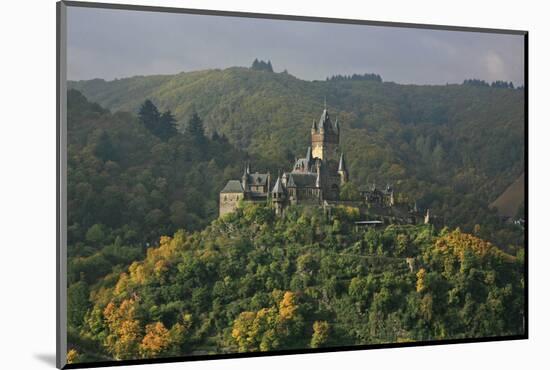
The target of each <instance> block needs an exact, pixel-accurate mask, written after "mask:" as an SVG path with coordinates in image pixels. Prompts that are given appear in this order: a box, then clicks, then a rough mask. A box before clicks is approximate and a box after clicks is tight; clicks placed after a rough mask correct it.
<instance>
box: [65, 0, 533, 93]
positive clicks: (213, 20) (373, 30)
mask: <svg viewBox="0 0 550 370" xmlns="http://www.w3.org/2000/svg"><path fill="white" fill-rule="evenodd" d="M67 14H68V17H67V19H68V78H69V79H71V80H81V79H91V78H104V79H107V80H110V79H113V78H121V77H129V76H134V75H149V74H171V73H178V72H182V71H183V72H186V71H194V70H202V69H209V68H226V67H231V66H250V64H251V63H252V61H253V60H254V58H259V59H264V60H267V59H269V60H271V62H272V64H273V67H274V69H275V71H276V72H279V71H282V70H284V69H286V70H288V72H289V73H291V74H293V75H295V76H297V77H299V78H301V79H307V80H313V79H325V78H326V77H327V76H331V75H334V74H351V73H378V74H380V75H381V76H382V78H383V79H384V80H385V81H395V82H399V83H414V84H445V83H447V82H449V83H455V82H462V81H463V80H464V79H465V78H479V79H484V80H487V81H494V80H506V81H512V82H514V84H515V85H522V84H523V36H518V35H500V34H488V33H474V32H456V31H436V30H420V29H411V28H395V27H379V26H364V25H347V24H328V23H313V22H301V21H300V22H298V21H282V20H266V19H251V18H237V17H220V16H205V15H189V14H169V13H154V12H138V11H127V10H107V9H90V8H75V7H69V8H68V13H67Z"/></svg>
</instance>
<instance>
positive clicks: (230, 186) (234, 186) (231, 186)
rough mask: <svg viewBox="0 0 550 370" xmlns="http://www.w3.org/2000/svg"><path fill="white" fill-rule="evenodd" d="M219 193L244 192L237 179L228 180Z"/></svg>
mask: <svg viewBox="0 0 550 370" xmlns="http://www.w3.org/2000/svg"><path fill="white" fill-rule="evenodd" d="M220 193H244V189H243V187H242V185H241V182H240V181H239V180H229V181H228V182H227V184H225V187H224V188H223V189H222V191H220Z"/></svg>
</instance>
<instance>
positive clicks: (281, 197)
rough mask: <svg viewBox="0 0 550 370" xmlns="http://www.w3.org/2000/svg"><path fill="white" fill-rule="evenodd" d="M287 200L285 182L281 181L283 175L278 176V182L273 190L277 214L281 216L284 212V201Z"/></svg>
mask: <svg viewBox="0 0 550 370" xmlns="http://www.w3.org/2000/svg"><path fill="white" fill-rule="evenodd" d="M285 200H286V197H285V191H284V189H283V184H282V183H281V176H279V177H277V182H275V186H274V187H273V190H272V191H271V202H272V204H273V206H274V207H275V214H276V215H277V216H280V215H282V214H283V207H284V202H285Z"/></svg>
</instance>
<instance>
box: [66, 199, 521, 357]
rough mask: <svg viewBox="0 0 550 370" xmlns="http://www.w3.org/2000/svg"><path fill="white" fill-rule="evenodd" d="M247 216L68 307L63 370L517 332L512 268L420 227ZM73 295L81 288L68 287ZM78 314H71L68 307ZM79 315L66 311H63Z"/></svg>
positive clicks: (303, 212)
mask: <svg viewBox="0 0 550 370" xmlns="http://www.w3.org/2000/svg"><path fill="white" fill-rule="evenodd" d="M357 218H358V212H357V210H356V209H353V208H338V209H336V210H335V212H334V214H333V217H332V218H327V217H326V215H325V214H324V213H323V211H322V210H321V209H317V208H304V209H302V208H291V209H289V210H288V212H287V213H286V216H285V217H283V218H276V217H275V215H274V212H273V210H272V209H270V208H267V207H264V206H259V205H246V206H245V207H244V208H243V209H240V210H238V212H237V213H233V214H229V215H227V216H225V217H224V218H222V219H218V220H216V221H214V222H212V223H211V225H209V226H208V227H207V228H206V229H204V230H203V231H200V232H194V233H190V232H186V231H184V230H180V231H178V232H177V233H176V234H174V235H173V236H172V237H167V236H163V237H162V238H161V239H160V242H159V244H158V245H156V246H155V247H154V248H151V249H149V250H148V251H147V256H146V258H145V259H144V260H143V261H136V262H134V263H132V264H131V265H130V267H129V268H128V269H127V270H124V271H122V272H121V273H120V274H116V275H111V276H107V277H106V278H105V279H103V280H102V281H101V282H99V283H97V284H96V285H95V286H93V287H92V288H91V294H89V299H88V296H87V295H86V294H81V295H80V296H76V297H73V302H74V303H75V306H74V307H75V310H76V311H78V312H75V315H76V314H77V313H78V315H79V317H80V320H79V321H78V322H75V323H74V327H73V336H72V337H70V338H69V339H70V347H71V356H72V358H73V360H75V361H93V360H99V359H109V358H112V359H135V358H151V357H157V356H185V355H190V354H207V353H228V352H249V351H270V350H271V351H272V350H279V349H292V348H309V347H312V348H317V347H327V346H341V345H354V344H374V343H395V342H405V341H430V340H438V339H450V338H478V337H488V336H496V335H517V334H522V333H523V331H524V328H523V314H524V312H523V305H524V302H523V297H524V296H523V288H524V286H523V284H524V278H523V250H519V251H518V253H517V256H511V255H509V254H506V253H504V252H502V251H501V250H500V249H498V248H497V247H495V246H493V245H491V244H490V243H487V242H485V241H483V240H481V239H479V238H477V237H475V236H473V235H468V234H465V233H462V232H461V231H459V230H455V231H449V230H448V229H443V230H442V231H440V232H437V231H436V230H434V229H433V227H432V226H430V225H422V226H389V227H387V228H386V229H380V230H374V229H369V230H368V231H364V230H359V231H357V230H355V229H354V226H353V225H354V224H353V221H355V220H356V219H357ZM79 289H80V291H82V292H87V289H88V287H87V286H85V285H84V283H82V284H81V286H80V287H79ZM77 303H78V304H77ZM76 307H78V309H76Z"/></svg>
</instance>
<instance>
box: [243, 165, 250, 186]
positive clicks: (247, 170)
mask: <svg viewBox="0 0 550 370" xmlns="http://www.w3.org/2000/svg"><path fill="white" fill-rule="evenodd" d="M249 175H250V165H249V164H245V166H244V172H243V177H242V178H241V184H242V187H243V189H244V191H247V189H248V176H249Z"/></svg>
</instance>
